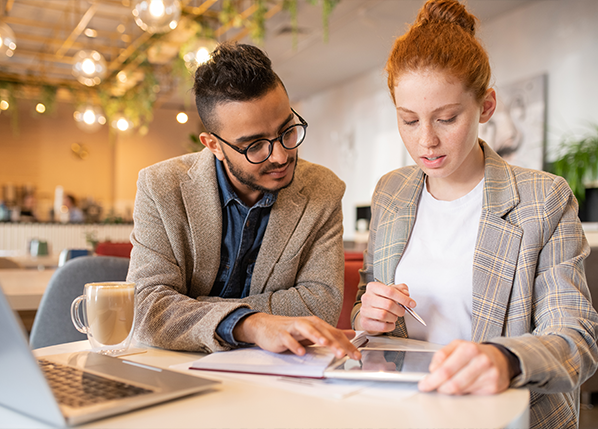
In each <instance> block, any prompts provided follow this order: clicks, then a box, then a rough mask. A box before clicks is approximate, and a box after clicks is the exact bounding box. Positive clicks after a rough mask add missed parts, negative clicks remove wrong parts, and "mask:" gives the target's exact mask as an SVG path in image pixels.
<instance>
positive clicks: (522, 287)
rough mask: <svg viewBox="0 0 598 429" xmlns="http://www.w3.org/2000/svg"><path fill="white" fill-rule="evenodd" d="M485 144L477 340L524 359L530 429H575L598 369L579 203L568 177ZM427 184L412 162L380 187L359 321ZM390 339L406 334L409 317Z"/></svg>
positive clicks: (387, 276) (596, 320)
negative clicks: (524, 164) (587, 385)
mask: <svg viewBox="0 0 598 429" xmlns="http://www.w3.org/2000/svg"><path fill="white" fill-rule="evenodd" d="M480 144H481V145H482V148H483V150H484V154H485V163H486V167H485V184H484V199H483V206H482V215H481V218H480V224H479V230H478V231H479V232H478V238H477V242H476V247H475V253H474V262H473V296H472V300H473V303H472V304H473V307H472V308H473V309H472V313H473V314H472V332H471V339H472V341H476V342H486V341H488V342H494V343H500V344H502V345H504V346H505V347H507V348H508V349H509V350H511V351H512V352H513V353H514V354H515V355H517V356H518V357H519V359H520V362H521V370H522V373H521V375H519V376H518V377H516V378H515V379H514V380H513V381H512V386H513V387H519V386H525V387H527V388H529V389H530V390H531V391H532V397H531V413H530V414H531V427H550V428H557V427H558V428H564V427H576V419H577V407H578V404H579V386H580V384H581V383H583V381H585V380H586V379H587V378H588V377H590V376H591V375H592V374H593V373H594V371H595V370H596V366H597V365H598V349H597V347H596V338H597V337H598V315H597V314H596V312H595V311H594V309H593V307H592V303H591V298H590V293H589V290H588V287H587V284H586V278H585V272H584V268H583V260H584V259H585V257H586V256H587V255H588V254H589V246H588V243H587V241H586V239H585V236H584V233H583V229H582V226H581V223H580V221H579V218H578V217H577V209H578V206H577V201H576V200H575V198H574V197H573V195H572V193H571V190H570V189H569V186H568V185H567V182H565V180H564V179H563V178H561V177H558V176H554V175H551V174H548V173H545V172H540V171H534V170H528V169H524V168H519V167H514V166H510V165H509V164H507V163H506V162H505V161H504V160H503V159H502V158H500V157H499V156H498V155H497V154H496V152H494V151H493V150H492V149H490V147H489V146H487V145H486V144H485V143H483V142H481V143H480ZM424 182H425V176H424V174H423V172H422V171H421V170H420V169H419V168H418V167H416V166H411V167H405V168H401V169H399V170H395V171H392V172H390V173H389V174H387V175H385V176H384V177H383V178H382V179H381V180H380V182H379V183H378V185H377V188H376V190H375V193H374V196H373V199H372V222H371V231H370V241H369V243H368V247H367V250H366V252H365V258H364V268H363V270H362V271H361V281H360V285H359V292H358V295H357V303H356V305H355V307H354V309H353V313H352V317H353V320H354V319H355V316H356V315H357V313H358V311H359V309H360V307H361V303H360V298H361V296H362V295H363V293H365V288H366V284H367V283H368V282H370V281H373V280H374V277H376V278H379V279H381V280H382V281H384V282H393V281H394V274H395V270H396V267H397V264H398V263H399V260H400V259H401V255H402V254H403V250H404V249H405V246H406V245H407V242H408V240H409V235H410V233H411V231H412V229H413V225H414V223H415V216H416V213H417V205H418V202H419V196H420V194H421V191H422V189H423V186H424ZM431 268H433V267H431ZM392 335H397V336H402V337H406V336H408V333H407V330H406V328H405V322H404V320H403V318H400V319H399V320H398V322H397V326H396V329H395V330H394V331H393V332H392ZM543 423H544V424H547V425H548V426H542V424H543Z"/></svg>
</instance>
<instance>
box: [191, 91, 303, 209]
mask: <svg viewBox="0 0 598 429" xmlns="http://www.w3.org/2000/svg"><path fill="white" fill-rule="evenodd" d="M216 117H217V120H218V123H219V124H220V126H219V129H218V130H217V131H216V130H211V131H213V132H217V133H218V136H220V137H221V138H223V139H224V140H226V141H227V142H229V143H230V144H232V145H235V146H236V147H238V148H239V149H245V148H246V147H247V146H249V145H250V144H251V143H252V142H254V141H256V140H258V139H261V138H267V139H274V138H276V137H278V136H279V135H280V134H281V133H282V132H283V131H284V130H285V129H287V128H288V127H289V126H291V125H293V124H295V123H296V121H297V118H296V116H295V115H294V114H293V112H292V111H291V106H290V104H289V99H288V96H287V94H286V92H285V90H284V88H283V87H282V86H280V85H278V86H277V87H276V88H274V89H273V90H271V91H270V92H268V93H266V94H265V95H264V96H263V97H261V98H258V99H256V100H251V101H243V102H237V101H234V102H228V103H223V104H219V105H218V106H217V107H216ZM202 137H203V139H206V138H207V137H209V139H211V140H212V142H211V144H210V142H208V143H209V144H208V145H207V146H208V148H209V149H210V150H211V151H212V152H213V153H214V155H216V157H218V159H219V160H220V161H222V162H223V163H224V166H225V168H226V171H227V173H228V177H229V180H230V181H231V184H232V185H233V188H234V189H235V191H236V192H237V194H238V195H239V197H240V198H241V199H243V200H244V201H245V202H246V203H247V202H249V203H250V204H251V205H253V203H255V202H256V201H257V200H258V199H259V198H260V196H261V194H262V193H263V192H275V191H278V190H280V189H283V188H285V187H287V186H289V185H290V184H291V182H292V181H293V176H294V173H295V167H296V165H297V149H292V150H287V149H285V148H283V147H282V145H281V144H280V143H279V142H276V143H275V144H274V147H273V149H272V154H271V155H270V157H269V158H268V159H267V160H266V161H265V162H263V163H261V164H251V163H250V162H249V161H248V160H247V158H246V157H245V155H242V154H240V153H238V152H236V151H235V150H233V149H232V148H230V147H228V146H227V145H226V144H224V143H222V142H220V141H218V140H217V139H216V137H214V136H212V135H210V134H202Z"/></svg>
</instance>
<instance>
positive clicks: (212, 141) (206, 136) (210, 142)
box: [199, 133, 224, 161]
mask: <svg viewBox="0 0 598 429" xmlns="http://www.w3.org/2000/svg"><path fill="white" fill-rule="evenodd" d="M199 141H201V144H202V145H204V146H205V147H206V148H207V149H208V150H209V151H210V152H212V153H213V154H214V156H215V157H216V158H218V159H219V160H220V161H223V160H224V153H222V146H221V145H220V143H219V142H218V139H217V138H216V137H214V136H213V135H212V134H210V133H201V134H200V135H199Z"/></svg>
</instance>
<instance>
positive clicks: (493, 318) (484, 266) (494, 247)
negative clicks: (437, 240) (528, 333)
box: [472, 143, 523, 342]
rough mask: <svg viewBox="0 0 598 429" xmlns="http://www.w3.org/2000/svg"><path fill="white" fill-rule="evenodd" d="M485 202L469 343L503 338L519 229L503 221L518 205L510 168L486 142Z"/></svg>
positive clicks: (477, 257)
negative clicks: (470, 341) (470, 340)
mask: <svg viewBox="0 0 598 429" xmlns="http://www.w3.org/2000/svg"><path fill="white" fill-rule="evenodd" d="M482 146H483V149H484V156H485V162H486V166H485V183H484V201H483V205H482V215H481V218H480V226H479V231H478V238H477V242H476V248H475V252H474V261H473V302H472V341H475V342H482V341H486V340H488V339H491V338H494V337H498V336H501V335H503V327H504V323H505V315H506V311H507V306H508V303H509V298H510V295H511V288H512V286H513V281H514V277H515V271H516V269H517V261H518V258H519V248H520V245H521V239H522V236H523V232H522V230H521V228H519V227H517V226H515V225H512V224H511V223H509V222H508V221H507V220H505V217H506V215H507V214H508V213H509V212H510V211H511V210H512V209H513V207H515V206H516V205H517V204H518V203H519V195H518V193H517V188H516V186H515V177H514V175H513V172H512V170H511V169H510V167H509V165H508V164H507V163H506V162H505V161H503V160H502V159H501V158H500V157H499V156H498V155H497V154H496V152H494V151H493V150H492V149H490V148H489V147H488V146H487V145H486V144H485V143H483V144H482Z"/></svg>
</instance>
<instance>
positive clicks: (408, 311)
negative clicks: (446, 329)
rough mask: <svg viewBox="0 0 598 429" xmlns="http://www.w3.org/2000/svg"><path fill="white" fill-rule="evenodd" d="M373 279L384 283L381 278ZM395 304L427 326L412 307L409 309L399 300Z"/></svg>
mask: <svg viewBox="0 0 598 429" xmlns="http://www.w3.org/2000/svg"><path fill="white" fill-rule="evenodd" d="M374 280H376V281H377V282H378V283H382V284H386V283H384V282H383V281H381V280H378V279H377V278H374ZM386 286H390V285H386ZM397 304H399V305H400V306H401V307H403V308H404V309H405V311H407V313H409V314H411V315H412V316H413V318H414V319H415V320H417V321H418V322H419V323H421V324H422V325H424V326H428V325H426V322H424V319H422V318H421V317H420V315H419V314H417V313H416V312H415V311H413V310H412V309H410V308H409V307H406V306H404V305H403V304H401V303H400V302H397Z"/></svg>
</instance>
